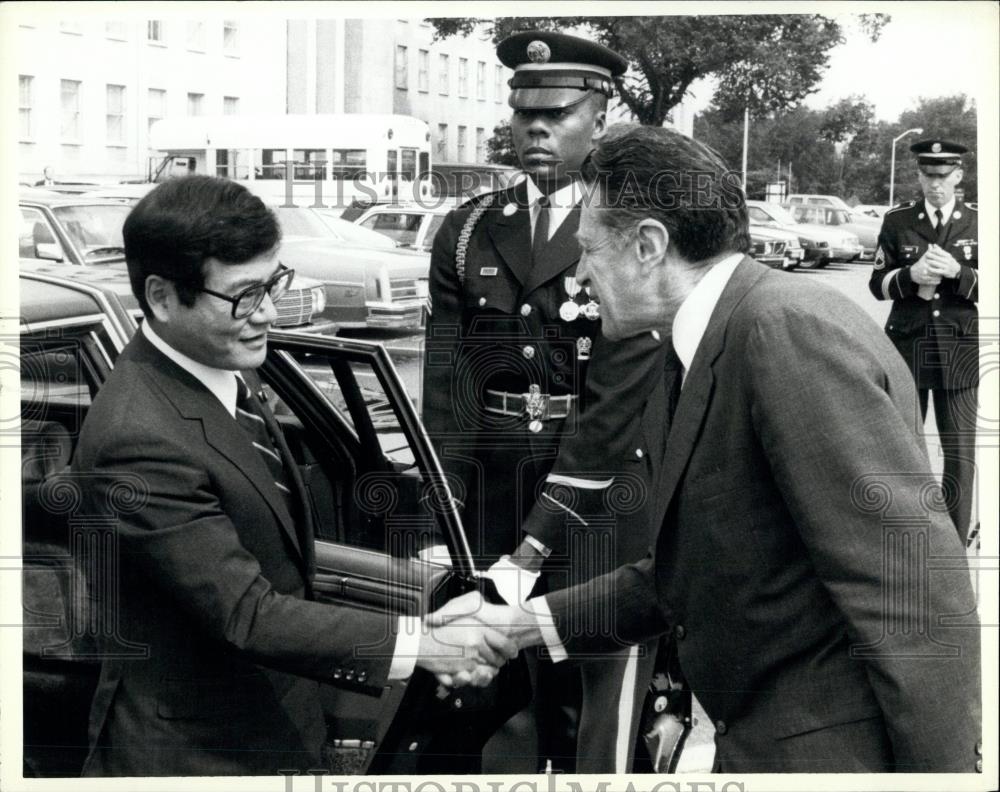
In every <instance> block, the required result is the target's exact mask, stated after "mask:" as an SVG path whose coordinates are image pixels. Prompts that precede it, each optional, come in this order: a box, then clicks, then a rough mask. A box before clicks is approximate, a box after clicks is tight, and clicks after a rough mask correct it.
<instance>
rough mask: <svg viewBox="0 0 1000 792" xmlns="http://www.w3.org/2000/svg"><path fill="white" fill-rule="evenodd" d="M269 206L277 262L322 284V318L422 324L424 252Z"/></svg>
mask: <svg viewBox="0 0 1000 792" xmlns="http://www.w3.org/2000/svg"><path fill="white" fill-rule="evenodd" d="M155 186H156V185H155V184H126V185H120V186H119V187H117V188H113V189H106V190H101V191H100V192H99V193H98V195H101V196H105V197H117V198H118V199H119V200H122V201H128V202H130V203H136V202H137V201H138V200H139V199H140V198H141V197H142V196H143V195H145V194H146V193H147V192H149V190H151V189H152V188H153V187H155ZM271 209H273V210H274V213H275V215H276V216H277V218H278V223H279V224H280V225H281V237H282V238H281V248H280V250H279V253H278V255H279V257H280V258H281V261H282V263H283V264H285V266H287V267H291V268H292V269H294V270H295V272H296V273H297V274H298V275H302V276H306V277H309V278H313V279H315V280H318V281H321V282H322V283H324V284H325V285H326V306H325V309H324V312H323V313H322V315H321V316H320V318H321V319H322V320H323V321H325V322H336V324H337V325H338V326H339V327H342V328H390V329H403V330H406V329H410V330H418V329H420V328H422V327H423V326H424V322H425V314H426V311H427V279H428V277H429V273H430V256H426V255H425V256H414V255H412V254H409V253H406V252H404V251H396V250H394V249H393V245H392V244H391V243H390V244H387V243H386V240H385V238H384V237H383V236H381V235H379V234H376V233H374V232H371V231H369V230H368V229H365V228H356V227H352V226H351V224H350V223H347V222H346V221H339V220H338V219H337V218H331V217H330V216H329V215H327V216H321V215H319V214H318V211H317V210H315V209H312V208H310V207H305V206H293V207H288V206H279V205H272V206H271ZM332 220H338V222H331V221H332Z"/></svg>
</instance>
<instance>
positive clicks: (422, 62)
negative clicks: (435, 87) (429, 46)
mask: <svg viewBox="0 0 1000 792" xmlns="http://www.w3.org/2000/svg"><path fill="white" fill-rule="evenodd" d="M430 70H431V54H430V53H429V52H428V51H427V50H425V49H422V50H420V51H418V52H417V90H418V91H421V92H422V93H427V92H428V91H429V90H430V89H431V88H430V82H431V77H430Z"/></svg>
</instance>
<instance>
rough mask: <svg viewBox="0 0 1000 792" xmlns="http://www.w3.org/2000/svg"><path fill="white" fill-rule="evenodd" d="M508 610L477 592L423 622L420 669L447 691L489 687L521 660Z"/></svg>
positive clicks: (440, 610)
mask: <svg viewBox="0 0 1000 792" xmlns="http://www.w3.org/2000/svg"><path fill="white" fill-rule="evenodd" d="M506 610H508V609H506V608H504V607H502V606H498V605H490V604H488V603H487V602H486V601H485V600H484V599H483V598H482V596H481V595H480V594H479V592H475V591H473V592H470V593H468V594H463V595H462V596H461V597H456V598H455V599H453V600H451V601H449V602H447V603H446V604H445V605H444V606H442V607H441V608H439V609H438V610H436V611H434V613H431V614H429V615H427V616H426V617H425V618H424V620H423V622H422V633H421V637H420V655H419V659H418V660H417V665H419V666H420V667H421V668H424V669H426V670H428V671H430V672H431V673H433V674H434V675H435V676H437V678H438V681H439V682H440V683H441V684H443V685H445V686H447V687H462V686H464V685H473V686H475V687H486V686H487V685H489V684H490V682H492V681H493V678H494V677H495V676H496V673H497V671H499V670H500V668H501V667H502V666H503V664H504V663H506V662H507V661H508V660H512V659H513V658H515V657H517V653H518V647H517V644H516V643H515V642H514V641H513V640H511V638H509V637H508V635H507V632H508V631H509V625H510V621H511V620H510V617H509V615H507V614H506V613H505V611H506Z"/></svg>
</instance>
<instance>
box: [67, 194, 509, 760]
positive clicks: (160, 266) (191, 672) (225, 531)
mask: <svg viewBox="0 0 1000 792" xmlns="http://www.w3.org/2000/svg"><path fill="white" fill-rule="evenodd" d="M279 236H280V232H279V230H278V225H277V221H276V220H275V217H274V215H273V213H272V212H271V211H270V210H268V209H267V208H266V207H265V206H264V205H263V204H262V203H261V201H260V200H259V199H258V198H256V197H254V196H253V195H252V194H251V193H249V192H248V191H247V190H246V189H245V188H244V187H242V186H241V185H239V184H236V183H234V182H230V181H227V180H225V179H216V178H211V177H207V176H188V177H183V178H178V179H174V180H171V181H169V182H166V183H164V184H162V185H160V186H159V187H157V188H156V189H154V190H153V191H152V192H150V193H149V194H148V195H147V196H146V197H145V198H144V199H143V200H142V201H140V202H139V203H138V204H137V205H136V207H135V208H134V209H133V211H132V212H131V213H130V214H129V216H128V219H127V220H126V222H125V226H124V240H125V256H126V259H127V261H128V270H129V278H130V280H131V283H132V290H133V292H134V293H135V296H136V298H137V299H138V301H139V304H140V306H141V307H142V311H143V314H144V317H145V319H144V321H143V324H142V328H141V330H140V331H139V332H138V333H137V334H136V335H135V337H134V338H133V339H132V341H131V342H130V343H129V345H128V346H127V347H126V348H125V349H124V350H123V351H122V353H121V354H120V355H119V357H118V360H117V361H116V364H115V368H114V371H113V372H112V373H111V375H110V376H109V378H108V380H107V382H106V383H105V384H104V386H103V387H102V388H101V390H100V392H99V393H98V395H97V397H96V398H95V400H94V402H93V404H92V405H91V407H90V409H89V410H88V414H87V418H86V421H85V422H84V425H83V429H82V431H81V435H80V440H79V443H78V446H77V452H76V457H75V460H74V464H73V468H74V472H75V473H76V474H77V475H78V476H80V477H82V479H81V480H82V481H83V482H84V492H83V497H84V509H85V513H87V514H89V515H94V516H95V518H96V519H100V520H101V521H102V522H104V524H107V525H108V526H109V529H110V530H109V533H110V535H109V540H111V541H113V542H114V544H115V546H116V549H117V553H116V558H117V559H118V564H117V567H115V568H114V569H113V570H112V571H111V572H110V580H111V583H112V585H111V586H109V587H108V590H107V591H101V592H96V594H97V596H99V597H100V598H102V601H101V602H100V604H99V606H100V607H101V608H102V609H104V610H105V611H107V612H113V613H114V623H115V625H116V627H117V634H116V635H114V636H107V637H108V638H113V639H114V645H117V646H121V645H122V644H123V643H128V644H131V645H133V646H136V647H140V648H141V649H142V650H143V651H142V652H141V653H140V655H139V656H134V657H128V658H126V657H121V656H115V655H114V654H111V653H109V654H107V655H106V656H105V657H104V658H103V659H102V665H101V676H100V680H99V683H98V687H97V691H96V693H95V696H94V700H93V703H92V706H91V715H90V741H91V750H90V755H89V757H88V759H87V764H86V766H85V769H84V772H85V774H86V775H97V776H163V775H177V776H187V775H275V774H277V773H278V772H279V771H295V772H300V773H301V772H305V771H308V770H312V769H326V770H327V771H329V769H330V768H329V767H327V768H324V766H323V764H322V758H321V748H322V744H323V741H324V738H325V731H326V729H325V724H324V717H323V712H322V709H321V706H320V703H319V687H318V686H319V683H320V682H322V681H327V680H334V679H340V680H343V679H345V678H346V679H348V680H356V682H357V687H358V688H359V689H360V692H365V693H368V694H370V695H371V696H372V697H373V698H372V701H373V702H375V701H378V697H379V695H380V694H381V692H382V689H383V687H384V685H385V683H386V681H387V680H388V679H402V678H405V677H408V676H409V675H410V674H411V673H412V671H413V669H414V666H415V665H421V666H422V667H424V668H426V669H428V670H429V671H431V672H433V673H436V674H438V675H439V678H440V679H442V681H447V682H449V683H454V682H458V683H463V682H464V683H469V682H471V683H474V684H485V683H487V682H488V681H489V680H490V679H491V678H492V667H493V666H498V665H501V664H502V663H503V661H504V659H505V658H509V657H511V656H513V655H514V651H513V649H512V647H511V646H510V645H509V642H507V641H506V640H505V639H502V638H498V637H497V635H495V631H490V630H487V631H482V632H475V633H473V632H469V628H468V627H466V628H464V629H465V630H466V632H464V633H460V632H453V633H451V634H449V635H444V634H442V633H440V632H438V631H436V630H435V631H424V630H420V629H417V628H418V626H419V625H407V624H405V623H403V622H405V618H404V619H403V620H401V622H400V623H399V624H398V625H397V624H395V623H394V624H392V625H391V627H390V629H395V635H396V636H398V637H393V636H391V635H390V636H388V639H389V641H390V643H389V644H388V645H389V646H391V647H392V651H391V652H386V653H384V655H385V656H379V657H360V656H357V655H356V652H355V648H356V647H357V646H359V645H360V646H364V645H380V646H385V645H386V640H387V636H386V631H387V626H386V623H385V621H384V618H383V617H382V616H381V615H379V614H377V613H373V614H371V615H368V614H363V613H360V612H358V611H355V610H350V609H341V608H338V607H335V606H332V605H327V604H322V603H319V602H316V601H313V596H312V578H313V574H314V572H315V558H314V552H313V533H312V524H311V518H310V512H309V509H308V508H306V506H305V493H304V489H303V483H302V480H301V476H300V474H299V472H298V469H297V467H296V465H295V461H294V459H293V458H292V457H291V455H290V454H289V450H288V447H287V445H286V444H285V441H284V439H283V437H282V435H281V431H280V429H279V428H278V426H277V423H276V422H275V420H274V416H273V415H272V414H271V413H270V410H269V409H268V407H267V406H266V405H265V404H264V403H263V402H262V401H261V399H260V398H259V397H258V396H257V395H256V392H257V391H259V385H258V383H257V380H256V377H255V374H254V369H256V368H257V367H258V366H260V365H261V364H262V363H263V362H264V358H265V356H266V354H267V332H268V328H269V327H270V326H271V323H272V322H273V321H274V319H275V317H276V312H275V308H274V301H275V300H277V299H278V298H279V296H280V295H281V294H282V293H283V292H284V290H285V289H287V287H288V285H289V283H290V282H291V279H292V277H293V272H292V271H291V270H288V269H286V268H285V267H283V266H282V265H281V263H280V262H279V261H278V258H277V254H276V251H277V249H278V248H277V246H278V241H279ZM116 507H117V508H116ZM411 636H415V637H413V638H412V639H411ZM491 640H492V643H491V642H490V641H491ZM456 645H458V646H462V647H468V648H471V649H472V650H473V651H472V652H470V653H467V654H464V655H463V653H459V652H456V651H455V647H456Z"/></svg>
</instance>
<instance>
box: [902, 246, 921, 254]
mask: <svg viewBox="0 0 1000 792" xmlns="http://www.w3.org/2000/svg"><path fill="white" fill-rule="evenodd" d="M900 249H901V251H902V253H903V255H904V256H915V255H917V250H918V248H917V246H916V245H903V246H902V247H901V248H900Z"/></svg>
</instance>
